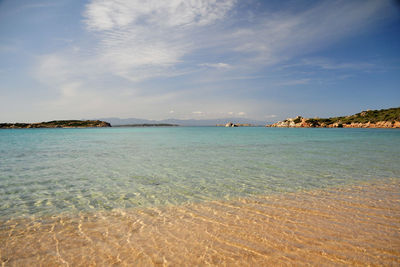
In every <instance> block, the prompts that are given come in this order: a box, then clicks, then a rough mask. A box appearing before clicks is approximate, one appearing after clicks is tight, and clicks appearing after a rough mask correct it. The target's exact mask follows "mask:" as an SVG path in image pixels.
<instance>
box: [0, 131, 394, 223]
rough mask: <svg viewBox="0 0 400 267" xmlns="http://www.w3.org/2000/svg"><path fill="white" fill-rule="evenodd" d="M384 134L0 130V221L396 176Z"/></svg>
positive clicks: (388, 135) (388, 134) (390, 142)
mask: <svg viewBox="0 0 400 267" xmlns="http://www.w3.org/2000/svg"><path fill="white" fill-rule="evenodd" d="M399 155H400V131H399V130H392V129H388V130H386V129H286V128H282V129H280V128H262V127H259V128H224V127H175V128H157V127H156V128H94V129H18V130H0V218H16V217H25V216H40V215H51V214H60V213H72V214H74V213H78V212H81V211H97V210H110V209H125V208H133V207H142V206H143V207H146V206H154V205H170V204H172V205H175V204H180V203H185V202H191V201H204V200H211V199H231V198H236V197H239V196H246V197H251V196H254V195H258V194H263V195H265V194H271V193H277V192H288V191H296V190H302V189H313V188H323V187H327V186H336V185H343V184H348V183H357V182H361V181H368V180H371V179H374V180H376V179H386V178H400V156H399Z"/></svg>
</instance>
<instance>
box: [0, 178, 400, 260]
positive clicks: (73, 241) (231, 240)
mask: <svg viewBox="0 0 400 267" xmlns="http://www.w3.org/2000/svg"><path fill="white" fill-rule="evenodd" d="M0 256H1V264H2V266H94V265H97V266H110V265H116V266H152V265H155V266H163V265H164V266H169V265H172V266H184V265H186V266H193V265H222V266H224V265H225V266H261V265H264V266H265V265H273V264H274V265H275V264H278V265H292V264H296V265H305V264H311V265H335V266H337V265H339V266H340V265H363V266H365V265H387V266H393V265H394V266H396V265H397V266H399V265H400V182H399V181H398V180H390V181H389V182H385V183H368V184H363V185H358V186H348V187H343V188H335V189H325V190H314V191H308V192H300V193H286V194H281V195H271V196H259V197H254V198H245V199H237V200H234V201H211V202H203V203H195V204H186V205H180V206H169V207H157V208H155V207H154V208H145V209H132V210H114V211H111V212H105V211H102V212H97V213H81V214H80V215H79V216H77V217H72V216H65V215H63V216H53V217H46V218H43V217H42V218H33V219H30V220H28V219H19V220H16V219H13V220H9V221H2V222H0Z"/></svg>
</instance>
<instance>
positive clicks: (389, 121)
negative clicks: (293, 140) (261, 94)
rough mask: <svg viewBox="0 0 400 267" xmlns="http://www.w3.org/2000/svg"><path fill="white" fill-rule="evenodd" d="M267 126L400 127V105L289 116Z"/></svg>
mask: <svg viewBox="0 0 400 267" xmlns="http://www.w3.org/2000/svg"><path fill="white" fill-rule="evenodd" d="M267 127H295V128H301V127H303V128H312V127H316V128H341V127H343V128H400V107H398V108H389V109H381V110H367V111H362V112H360V113H357V114H354V115H350V116H342V117H331V118H303V117H301V116H297V117H296V118H288V119H286V120H284V121H279V122H277V123H274V124H271V125H267Z"/></svg>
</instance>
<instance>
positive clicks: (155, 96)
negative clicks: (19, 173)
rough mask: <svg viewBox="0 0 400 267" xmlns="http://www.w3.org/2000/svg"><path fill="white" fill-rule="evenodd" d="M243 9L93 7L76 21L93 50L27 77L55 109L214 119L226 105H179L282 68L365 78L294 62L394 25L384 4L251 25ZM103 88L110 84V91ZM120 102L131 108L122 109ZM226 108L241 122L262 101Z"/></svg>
mask: <svg viewBox="0 0 400 267" xmlns="http://www.w3.org/2000/svg"><path fill="white" fill-rule="evenodd" d="M252 3H253V2H252ZM241 5H243V3H241V2H239V1H237V0H221V1H215V0H197V1H194V0H193V1H187V0H171V1H158V0H149V1H145V2H144V1H139V0H109V1H105V0H91V1H89V3H88V4H87V5H86V6H85V10H84V11H83V21H82V22H83V26H84V31H85V34H87V36H89V37H90V38H89V39H90V40H91V42H90V45H87V44H84V43H82V44H76V43H74V45H75V47H71V49H65V50H60V51H56V52H55V53H53V54H48V55H42V56H39V57H38V61H37V63H38V65H37V66H35V71H34V72H33V73H34V76H35V77H36V78H37V79H38V80H39V81H40V82H42V83H43V84H45V85H47V86H48V87H53V88H57V89H56V90H58V91H59V93H58V98H57V99H56V100H55V101H54V103H55V105H56V106H67V105H68V103H73V102H74V101H76V100H77V99H79V98H82V99H89V98H91V97H93V98H94V99H96V101H94V103H93V106H92V107H93V110H95V109H96V108H100V107H101V106H102V105H106V104H105V103H110V102H111V103H114V106H113V108H115V110H120V111H121V112H122V113H127V112H129V108H130V107H131V106H133V105H135V106H136V107H137V109H140V107H139V106H141V105H142V106H143V105H147V104H149V103H152V100H154V101H153V102H154V103H155V102H157V101H158V103H162V105H163V107H162V108H160V110H159V111H158V112H159V114H161V113H162V112H164V113H165V114H167V115H168V114H169V110H170V107H171V106H173V107H174V110H175V111H176V112H177V113H179V114H181V113H182V112H181V109H182V110H185V112H186V114H190V115H192V114H194V115H205V114H206V113H201V114H200V113H193V111H192V110H194V108H199V109H202V108H203V106H204V110H213V113H214V114H216V113H218V108H220V109H225V110H222V111H221V112H223V113H224V114H228V112H229V110H231V109H230V107H229V104H227V105H226V106H225V107H221V105H220V103H218V101H210V100H208V101H207V100H204V102H203V103H201V104H202V105H199V107H190V105H187V104H182V103H187V102H191V101H192V102H196V101H197V100H198V98H196V97H197V95H198V92H196V91H195V90H198V91H200V90H205V89H204V87H202V86H200V85H199V84H200V83H201V82H202V81H210V83H212V82H229V81H231V82H232V83H235V81H238V82H240V81H244V80H258V79H267V78H266V77H267V75H266V74H267V73H269V72H272V71H273V70H274V67H276V66H279V65H282V64H283V63H287V62H293V61H294V62H297V63H295V64H302V65H308V66H315V67H318V68H321V69H324V70H336V69H360V68H369V67H371V65H370V64H367V65H363V64H356V63H354V64H352V63H335V62H334V61H332V60H329V59H315V58H312V59H306V60H299V59H298V58H299V57H300V58H304V56H307V54H309V53H312V52H316V51H319V50H321V49H322V48H324V47H329V46H331V45H333V44H335V43H337V42H339V41H340V40H342V39H344V38H346V37H348V36H351V35H352V34H354V33H356V32H358V31H361V30H365V29H368V28H369V27H371V25H373V24H374V23H377V22H379V21H380V20H381V19H384V18H385V17H390V16H391V15H390V12H387V11H388V10H390V1H386V0H382V1H374V0H366V1H342V0H338V1H323V2H318V3H316V4H313V5H308V6H307V8H305V7H303V6H302V5H301V4H298V5H297V6H296V7H295V8H291V9H280V10H279V9H278V10H274V11H273V12H272V11H270V10H269V9H268V7H267V8H265V9H262V10H252V12H253V13H252V14H253V15H252V16H251V17H246V16H244V15H243V12H242V11H241V10H240V8H241ZM245 5H246V4H245ZM249 5H250V4H249ZM247 8H249V6H247ZM252 8H253V9H254V7H252ZM249 9H250V8H249ZM76 45H79V49H76ZM298 61H300V62H299V63H298ZM260 70H263V72H262V73H260ZM169 78H177V79H182V80H183V79H184V78H186V80H185V81H184V82H182V83H181V84H180V86H177V88H178V87H179V89H174V88H172V86H171V87H168V86H167V84H166V83H165V80H166V79H169ZM163 79H164V80H163ZM160 80H161V81H160ZM103 81H112V82H111V84H112V90H110V89H109V88H108V87H107V85H105V83H104V82H103ZM157 81H159V82H158V83H157ZM310 82H311V79H310V78H309V77H300V78H299V77H295V78H293V79H288V80H287V81H282V82H280V83H279V82H276V81H271V82H270V83H269V84H270V85H272V86H273V85H276V86H292V85H304V84H309V83H310ZM182 84H183V85H182ZM234 86H235V84H234ZM88 88H89V89H88ZM207 90H209V91H208V92H210V94H211V95H213V94H216V92H218V91H219V90H221V89H220V86H218V85H215V86H213V87H211V88H208V89H207ZM225 90H227V89H225ZM127 92H129V96H130V97H132V99H131V100H129V101H128V100H126V99H124V96H125V97H126V96H127V95H128V94H127ZM143 92H145V95H144V93H143ZM120 96H121V97H120ZM210 97H213V96H210ZM110 99H112V100H110ZM229 100H230V101H231V102H230V103H235V104H236V105H238V106H240V110H243V111H240V112H236V114H238V115H241V116H244V115H246V114H254V112H253V111H254V110H260V109H262V104H260V103H261V102H262V101H261V100H260V101H259V102H257V101H256V102H257V105H260V106H259V107H252V106H251V105H253V104H254V103H255V102H252V101H247V100H246V99H243V98H241V97H239V98H237V99H229ZM163 101H165V103H163ZM168 101H169V102H168ZM77 102H79V101H77ZM83 102H84V101H83ZM167 102H168V103H167ZM79 103H81V102H79ZM118 103H119V104H118ZM166 103H167V104H166ZM240 103H245V104H243V105H240ZM249 103H250V104H249ZM123 105H125V106H123ZM142 109H143V113H145V111H144V110H146V109H144V108H142ZM252 112H253V113H252ZM207 114H208V113H207ZM267 114H271V113H267ZM132 115H134V114H132ZM246 116H247V115H246ZM263 116H264V115H263Z"/></svg>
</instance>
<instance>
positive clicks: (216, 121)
mask: <svg viewBox="0 0 400 267" xmlns="http://www.w3.org/2000/svg"><path fill="white" fill-rule="evenodd" d="M99 120H102V121H106V122H109V123H110V124H111V125H113V126H116V125H128V124H160V123H168V124H178V125H180V126H215V125H217V124H225V123H228V122H233V123H240V124H244V123H249V124H252V125H257V126H259V125H265V124H266V123H267V122H265V121H258V120H252V119H246V118H221V119H208V120H195V119H189V120H180V119H166V120H146V119H137V118H129V119H120V118H101V119H99Z"/></svg>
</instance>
